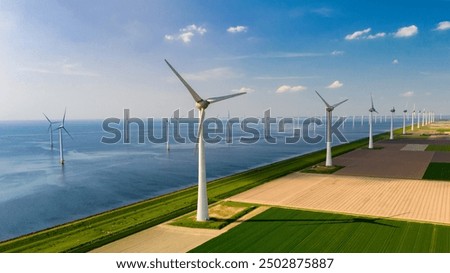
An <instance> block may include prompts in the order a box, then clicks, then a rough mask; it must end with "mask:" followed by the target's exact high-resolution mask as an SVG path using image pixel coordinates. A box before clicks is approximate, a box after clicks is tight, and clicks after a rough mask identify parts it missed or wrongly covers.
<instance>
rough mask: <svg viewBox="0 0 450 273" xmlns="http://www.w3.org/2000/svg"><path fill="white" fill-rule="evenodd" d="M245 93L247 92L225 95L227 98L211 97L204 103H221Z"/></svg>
mask: <svg viewBox="0 0 450 273" xmlns="http://www.w3.org/2000/svg"><path fill="white" fill-rule="evenodd" d="M246 93H247V92H240V93H236V94H231V95H227V96H221V97H213V98H208V99H206V101H207V102H209V103H214V102H218V101H221V100H226V99H229V98H232V97H236V96H240V95H244V94H246Z"/></svg>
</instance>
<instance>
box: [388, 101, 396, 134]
mask: <svg viewBox="0 0 450 273" xmlns="http://www.w3.org/2000/svg"><path fill="white" fill-rule="evenodd" d="M394 113H395V107H394V106H392V109H391V135H390V137H389V139H390V140H393V139H394Z"/></svg>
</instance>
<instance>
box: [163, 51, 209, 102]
mask: <svg viewBox="0 0 450 273" xmlns="http://www.w3.org/2000/svg"><path fill="white" fill-rule="evenodd" d="M164 61H165V62H166V63H167V65H168V66H169V67H170V69H172V71H173V73H175V75H176V76H177V77H178V79H180V81H181V82H182V83H183V84H184V86H185V87H186V88H187V90H188V91H189V93H191V96H192V97H193V98H194V100H195V102H200V101H202V100H203V99H202V98H201V97H200V96H199V95H198V94H197V92H195V91H194V89H193V88H192V87H191V86H190V85H189V84H188V83H187V82H186V81H185V80H184V79H183V77H181V75H180V74H178V72H177V71H176V70H175V68H173V66H172V65H170V63H169V62H168V61H167V60H166V59H164Z"/></svg>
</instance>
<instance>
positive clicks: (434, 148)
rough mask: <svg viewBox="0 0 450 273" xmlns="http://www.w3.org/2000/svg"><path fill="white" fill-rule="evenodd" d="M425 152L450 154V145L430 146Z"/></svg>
mask: <svg viewBox="0 0 450 273" xmlns="http://www.w3.org/2000/svg"><path fill="white" fill-rule="evenodd" d="M425 151H431V152H450V145H438V144H429V145H428V146H427V148H426V149H425Z"/></svg>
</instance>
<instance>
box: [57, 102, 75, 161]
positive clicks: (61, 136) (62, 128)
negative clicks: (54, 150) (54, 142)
mask: <svg viewBox="0 0 450 273" xmlns="http://www.w3.org/2000/svg"><path fill="white" fill-rule="evenodd" d="M65 119H66V110H64V116H63V119H62V123H61V124H60V125H59V127H58V128H57V129H56V130H58V133H59V163H61V165H64V145H63V133H62V131H63V130H64V131H65V132H66V133H67V134H68V135H69V136H70V138H71V139H73V137H72V135H70V133H69V131H67V129H66V128H65V127H64V121H65Z"/></svg>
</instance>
